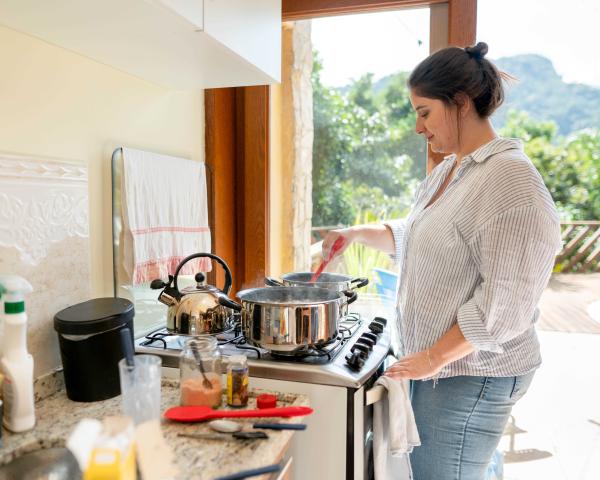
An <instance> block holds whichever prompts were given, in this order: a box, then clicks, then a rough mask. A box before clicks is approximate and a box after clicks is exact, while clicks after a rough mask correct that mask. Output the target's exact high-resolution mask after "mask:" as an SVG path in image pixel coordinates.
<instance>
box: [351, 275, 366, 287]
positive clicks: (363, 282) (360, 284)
mask: <svg viewBox="0 0 600 480" xmlns="http://www.w3.org/2000/svg"><path fill="white" fill-rule="evenodd" d="M354 284H356V285H354ZM368 284H369V279H368V278H367V277H358V278H355V279H354V280H352V281H350V288H362V287H366V286H367V285H368Z"/></svg>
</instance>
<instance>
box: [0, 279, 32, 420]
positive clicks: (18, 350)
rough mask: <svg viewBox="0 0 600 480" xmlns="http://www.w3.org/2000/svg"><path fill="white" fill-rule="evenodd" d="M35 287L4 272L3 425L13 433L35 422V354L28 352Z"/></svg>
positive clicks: (1, 284) (0, 288)
mask: <svg viewBox="0 0 600 480" xmlns="http://www.w3.org/2000/svg"><path fill="white" fill-rule="evenodd" d="M32 290H33V288H32V287H31V285H30V284H29V282H28V281H27V280H25V279H24V278H21V277H18V276H16V275H0V292H1V293H2V295H3V300H4V322H3V323H4V333H3V341H4V348H3V351H2V358H0V369H2V374H3V375H4V381H3V383H2V398H3V401H4V415H3V424H4V426H5V427H6V428H7V429H8V430H10V431H11V432H25V431H26V430H31V429H32V428H33V427H34V425H35V406H34V396H33V357H32V356H31V354H30V353H29V352H28V351H27V313H26V312H25V294H26V293H30V292H31V291H32Z"/></svg>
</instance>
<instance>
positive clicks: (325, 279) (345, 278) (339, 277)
mask: <svg viewBox="0 0 600 480" xmlns="http://www.w3.org/2000/svg"><path fill="white" fill-rule="evenodd" d="M313 275H314V272H293V273H286V274H284V275H282V276H281V278H282V279H283V280H287V281H288V282H306V283H312V282H311V281H310V280H311V279H312V277H313ZM352 279H353V277H351V276H349V275H343V274H341V273H327V272H323V273H321V275H319V278H317V280H316V281H315V282H314V283H316V284H318V283H346V282H350V281H352Z"/></svg>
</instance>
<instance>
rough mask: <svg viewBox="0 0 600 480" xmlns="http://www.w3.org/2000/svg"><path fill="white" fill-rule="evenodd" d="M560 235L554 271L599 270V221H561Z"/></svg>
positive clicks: (581, 271)
mask: <svg viewBox="0 0 600 480" xmlns="http://www.w3.org/2000/svg"><path fill="white" fill-rule="evenodd" d="M561 236H562V239H563V248H562V250H561V251H560V253H559V254H558V255H557V256H556V268H555V271H559V272H562V273H567V272H576V273H586V272H600V221H592V220H587V221H579V222H563V223H561Z"/></svg>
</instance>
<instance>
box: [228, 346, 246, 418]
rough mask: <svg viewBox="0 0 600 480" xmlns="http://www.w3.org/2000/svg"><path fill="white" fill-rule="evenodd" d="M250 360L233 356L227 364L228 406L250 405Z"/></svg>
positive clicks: (243, 356) (242, 356) (241, 356)
mask: <svg viewBox="0 0 600 480" xmlns="http://www.w3.org/2000/svg"><path fill="white" fill-rule="evenodd" d="M248 383H249V378H248V360H247V359H246V356H245V355H232V356H231V357H229V362H228V364H227V405H229V406H231V407H245V406H246V405H248Z"/></svg>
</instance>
